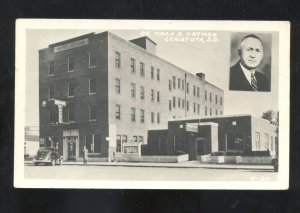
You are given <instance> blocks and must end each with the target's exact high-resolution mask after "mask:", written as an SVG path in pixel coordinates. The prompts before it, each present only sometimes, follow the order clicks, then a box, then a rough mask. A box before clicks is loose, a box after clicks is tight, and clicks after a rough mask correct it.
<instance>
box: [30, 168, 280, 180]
mask: <svg viewBox="0 0 300 213" xmlns="http://www.w3.org/2000/svg"><path fill="white" fill-rule="evenodd" d="M277 174H278V173H276V172H273V170H254V169H219V168H218V169H216V168H162V167H138V166H136V167H127V166H105V165H87V166H84V165H82V164H78V165H63V166H54V167H52V166H45V165H39V166H34V165H33V164H26V165H25V167H24V177H25V178H26V179H27V178H28V179H59V180H144V181H161V180H169V181H276V180H277Z"/></svg>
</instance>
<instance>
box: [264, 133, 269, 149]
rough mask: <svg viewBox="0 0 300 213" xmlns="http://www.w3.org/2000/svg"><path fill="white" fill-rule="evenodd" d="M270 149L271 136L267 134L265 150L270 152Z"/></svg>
mask: <svg viewBox="0 0 300 213" xmlns="http://www.w3.org/2000/svg"><path fill="white" fill-rule="evenodd" d="M269 148H270V144H269V134H267V133H265V150H268V149H269Z"/></svg>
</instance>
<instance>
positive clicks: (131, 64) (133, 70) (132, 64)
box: [130, 58, 135, 73]
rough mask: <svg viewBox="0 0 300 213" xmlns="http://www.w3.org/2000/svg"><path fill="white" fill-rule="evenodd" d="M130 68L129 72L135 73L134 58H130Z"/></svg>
mask: <svg viewBox="0 0 300 213" xmlns="http://www.w3.org/2000/svg"><path fill="white" fill-rule="evenodd" d="M130 68H131V72H132V73H135V59H134V58H131V59H130Z"/></svg>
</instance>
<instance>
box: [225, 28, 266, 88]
mask: <svg viewBox="0 0 300 213" xmlns="http://www.w3.org/2000/svg"><path fill="white" fill-rule="evenodd" d="M271 48H272V36H271V34H269V33H232V34H231V58H230V66H231V67H230V77H229V90H231V91H252V92H270V91H271Z"/></svg>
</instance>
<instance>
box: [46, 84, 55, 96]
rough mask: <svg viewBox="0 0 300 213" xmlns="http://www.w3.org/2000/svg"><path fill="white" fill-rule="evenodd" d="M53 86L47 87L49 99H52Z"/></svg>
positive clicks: (53, 93)
mask: <svg viewBox="0 0 300 213" xmlns="http://www.w3.org/2000/svg"><path fill="white" fill-rule="evenodd" d="M54 89H55V88H54V86H50V87H48V97H49V99H54V95H55V90H54Z"/></svg>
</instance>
